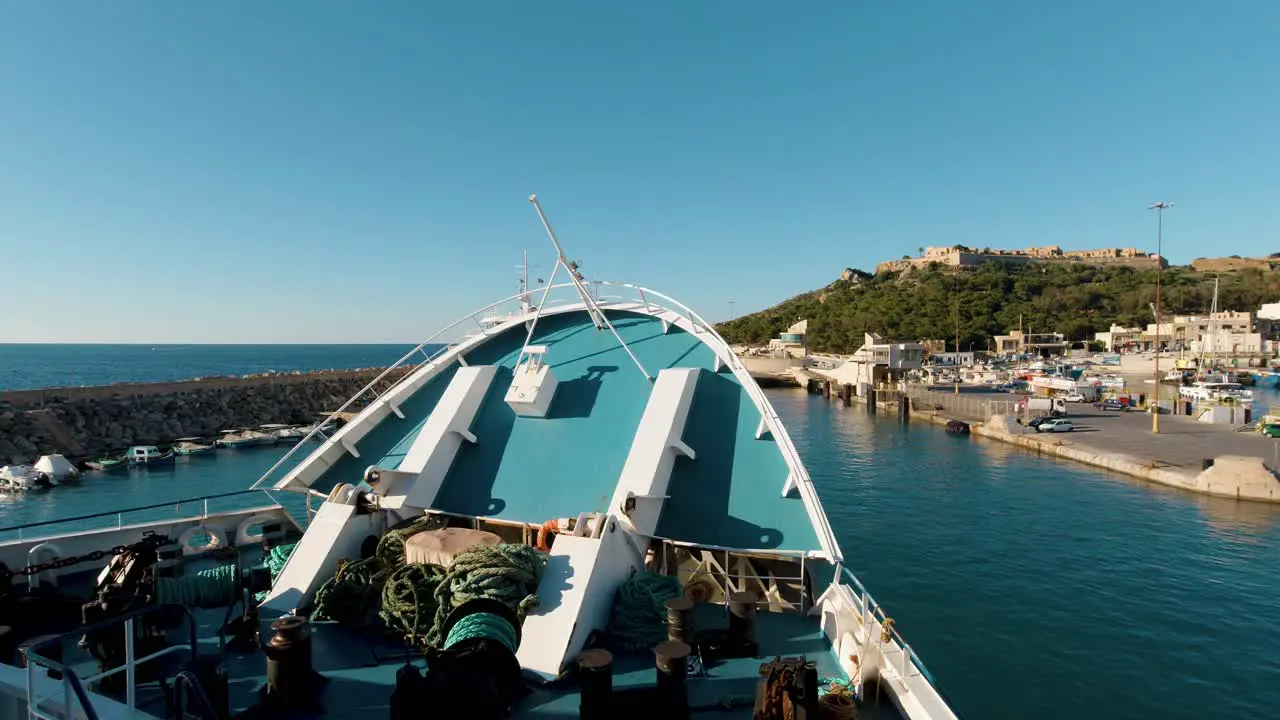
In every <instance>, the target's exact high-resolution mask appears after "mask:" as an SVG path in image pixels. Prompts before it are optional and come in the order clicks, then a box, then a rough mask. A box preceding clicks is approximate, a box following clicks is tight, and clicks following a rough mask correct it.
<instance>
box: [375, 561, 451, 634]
mask: <svg viewBox="0 0 1280 720" xmlns="http://www.w3.org/2000/svg"><path fill="white" fill-rule="evenodd" d="M444 578H445V572H444V568H442V567H440V566H439V565H419V564H416V563H415V564H411V565H401V566H400V567H398V568H396V569H395V570H393V571H391V575H390V577H388V578H387V584H386V585H384V586H383V588H382V610H381V612H379V613H378V614H379V615H380V616H381V617H382V621H383V622H384V623H386V625H387V627H388V628H393V629H396V630H399V631H400V632H402V633H404V637H405V640H407V641H409V642H411V643H416V642H419V641H420V640H423V639H425V638H426V635H427V632H428V631H430V630H431V628H432V626H433V625H434V623H435V617H436V597H435V593H436V588H437V587H439V585H440V583H442V582H444Z"/></svg>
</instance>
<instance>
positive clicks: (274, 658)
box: [263, 615, 317, 707]
mask: <svg viewBox="0 0 1280 720" xmlns="http://www.w3.org/2000/svg"><path fill="white" fill-rule="evenodd" d="M271 629H272V630H275V631H276V634H275V635H274V636H273V637H272V638H271V640H270V641H269V642H268V643H267V645H266V647H264V648H263V651H264V652H265V653H266V655H267V693H266V694H267V697H268V698H269V699H270V700H272V701H274V702H276V703H279V705H280V706H281V707H308V706H311V705H314V703H315V691H316V684H317V683H316V680H317V676H316V673H315V671H313V670H312V669H311V626H310V624H308V622H307V619H306V618H304V617H299V616H297V615H287V616H285V617H282V618H280V619H279V620H276V621H275V622H273V623H271Z"/></svg>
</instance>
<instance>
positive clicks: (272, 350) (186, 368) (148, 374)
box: [0, 344, 414, 391]
mask: <svg viewBox="0 0 1280 720" xmlns="http://www.w3.org/2000/svg"><path fill="white" fill-rule="evenodd" d="M413 348H414V346H413V345H59V344H47V345H46V344H32V345H5V344H0V391H3V390H31V389H37V388H46V387H78V386H82V385H112V384H115V383H132V382H171V381H174V380H189V379H191V378H197V377H212V376H215V375H248V374H252V373H263V372H268V371H275V372H292V371H294V370H301V371H310V370H351V369H355V368H367V367H386V366H388V365H391V364H392V363H394V362H396V361H397V360H399V359H400V358H401V357H403V356H404V355H405V353H407V352H409V351H410V350H412V349H413Z"/></svg>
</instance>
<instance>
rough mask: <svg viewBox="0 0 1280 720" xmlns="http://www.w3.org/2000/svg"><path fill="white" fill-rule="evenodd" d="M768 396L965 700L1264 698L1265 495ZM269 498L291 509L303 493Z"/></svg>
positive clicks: (1272, 543) (45, 512) (200, 480)
mask: <svg viewBox="0 0 1280 720" xmlns="http://www.w3.org/2000/svg"><path fill="white" fill-rule="evenodd" d="M769 397H770V399H771V401H772V402H773V403H774V405H775V407H776V409H777V410H778V413H779V415H780V416H781V417H782V419H783V421H784V423H785V424H786V426H787V428H788V430H789V432H790V434H791V437H792V438H793V440H795V442H796V444H797V447H798V449H799V451H800V453H801V455H802V456H803V457H804V459H805V462H806V464H807V465H808V467H809V471H810V474H811V475H812V477H813V479H814V482H815V483H816V485H817V487H818V490H819V493H820V495H821V497H822V501H823V504H824V506H825V508H826V512H827V515H828V517H829V519H830V521H831V525H832V527H833V528H834V529H835V531H836V534H837V537H838V539H839V542H840V545H841V548H842V550H843V552H844V556H845V560H846V564H847V565H848V566H849V567H850V568H851V569H853V570H854V572H856V573H857V574H858V575H859V577H860V578H861V579H862V580H863V581H864V582H865V584H866V586H867V588H868V589H869V590H870V591H871V592H872V593H873V594H874V595H875V597H876V599H877V600H878V601H880V602H881V603H882V604H883V605H884V606H885V608H886V611H887V612H888V613H889V614H890V615H891V616H892V617H893V618H894V619H895V621H896V623H897V626H898V628H899V629H900V630H901V631H902V633H903V635H904V636H905V637H906V638H907V641H908V642H910V643H911V645H912V647H913V648H914V649H915V651H916V652H917V653H918V654H919V656H920V657H921V659H922V660H923V661H924V662H925V664H926V665H927V666H928V668H929V669H930V671H931V672H932V673H933V675H934V676H935V677H936V678H937V681H938V684H939V686H940V688H941V689H942V691H943V692H944V693H945V694H946V696H947V697H948V698H949V699H950V700H951V701H952V702H953V704H954V705H955V707H956V709H957V710H958V711H959V712H960V713H961V714H962V715H963V716H966V717H970V718H994V719H998V720H1003V719H1008V720H1015V719H1021V718H1027V717H1036V718H1038V719H1039V720H1052V719H1057V718H1062V720H1078V719H1079V718H1104V719H1109V718H1116V719H1119V718H1136V717H1151V718H1162V719H1163V720H1168V719H1172V718H1187V719H1188V720H1191V719H1195V720H1204V719H1206V718H1237V717H1241V718H1243V717H1273V716H1275V715H1276V711H1275V708H1277V707H1280V610H1278V609H1277V607H1278V605H1277V600H1276V598H1277V597H1280V572H1278V570H1280V507H1276V506H1270V505H1264V504H1257V503H1239V502H1235V501H1231V500H1224V499H1218V498H1207V497H1202V496H1198V495H1192V494H1188V493H1183V492H1178V491H1174V490H1171V489H1168V488H1164V487H1162V486H1156V485H1150V484H1146V483H1143V482H1140V481H1136V480H1132V479H1129V478H1126V477H1124V476H1120V475H1113V474H1108V473H1105V472H1101V471H1098V470H1094V469H1092V468H1088V467H1085V466H1081V465H1076V464H1071V463H1067V462H1064V461H1060V460H1052V459H1047V458H1040V457H1036V456H1034V455H1030V454H1027V453H1025V452H1023V451H1021V450H1019V449H1017V448H1014V447H1012V446H1008V445H1003V444H999V443H992V442H988V441H983V440H979V439H977V438H972V437H956V436H950V435H947V434H946V433H944V432H942V430H941V429H940V428H938V427H937V426H934V425H932V424H929V423H926V422H923V421H915V422H911V423H908V424H906V425H902V424H900V423H899V422H898V421H897V420H896V419H895V418H894V417H892V416H890V415H880V416H878V417H874V418H873V417H869V416H868V415H867V413H866V410H865V408H863V407H861V406H854V407H851V408H846V407H843V406H841V405H840V404H839V403H833V402H829V401H826V400H823V399H821V398H819V397H817V396H813V395H808V394H806V393H804V392H801V391H790V390H776V391H769ZM305 450H307V448H302V449H300V450H299V452H298V454H297V455H295V458H294V459H296V458H298V457H301V455H302V454H303V452H304V451H305ZM286 451H287V448H280V447H276V448H256V449H244V450H219V451H218V452H217V453H215V454H214V455H212V456H210V457H192V458H186V459H183V460H180V461H179V462H178V463H176V464H174V465H173V466H171V467H167V468H165V467H158V468H141V469H133V470H130V471H128V472H127V473H121V474H118V475H117V474H102V473H90V474H88V475H86V476H85V478H84V479H83V480H81V481H80V484H79V485H78V486H67V487H61V488H56V489H54V490H53V491H51V492H48V493H28V494H26V495H22V496H8V497H3V498H0V527H5V526H11V525H14V524H17V523H22V522H34V521H39V520H45V519H52V518H59V517H71V516H75V515H80V514H85V513H91V512H98V511H102V510H109V509H114V508H124V507H129V506H133V505H139V504H152V503H159V502H164V503H173V505H172V506H167V507H165V508H161V509H154V510H149V511H146V513H144V514H142V515H140V516H135V515H126V516H125V518H124V519H125V521H126V522H127V521H129V520H130V519H131V518H137V517H143V518H144V519H155V518H152V517H151V515H156V516H157V517H159V516H164V517H176V516H179V515H190V514H194V513H198V512H200V504H199V503H186V504H182V505H179V504H178V502H177V501H179V500H182V499H184V498H189V497H192V496H197V495H203V494H207V493H215V492H229V491H234V490H239V489H242V488H246V487H248V486H249V485H250V484H251V483H252V482H253V481H254V480H255V479H257V477H258V476H259V475H261V474H262V472H263V471H265V470H266V468H267V467H269V466H270V465H271V464H272V463H274V462H275V461H276V460H277V459H279V458H280V457H281V456H282V455H283V454H284V453H285V452H286ZM279 496H280V497H282V498H285V499H286V502H288V503H289V505H290V507H291V509H292V511H293V512H294V514H295V516H297V517H301V516H302V515H303V512H302V509H301V506H302V503H303V501H302V500H301V498H300V496H297V495H295V494H292V493H281V494H279ZM251 500H252V501H253V503H254V504H256V503H258V502H261V499H260V498H259V497H258V496H254V497H253V498H251ZM218 502H219V503H226V504H227V505H228V506H229V505H231V504H232V503H233V502H245V501H243V500H240V499H238V498H237V499H229V500H224V501H218ZM240 506H241V507H243V506H244V505H240ZM220 507H222V505H215V506H214V509H217V508H220ZM108 521H114V518H108ZM80 525H81V523H76V524H70V525H61V526H54V527H52V528H41V529H39V530H40V531H41V532H40V534H43V533H44V532H50V531H53V532H59V531H66V530H68V529H73V528H75V527H79V526H80ZM28 532H31V533H35V532H36V531H34V530H33V531H28ZM12 537H13V534H12V533H3V532H0V539H10V538H12Z"/></svg>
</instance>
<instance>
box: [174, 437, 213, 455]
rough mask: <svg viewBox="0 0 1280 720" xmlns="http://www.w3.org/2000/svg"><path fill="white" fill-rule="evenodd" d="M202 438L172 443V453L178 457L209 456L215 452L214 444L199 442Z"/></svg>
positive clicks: (187, 438) (191, 438) (186, 438)
mask: <svg viewBox="0 0 1280 720" xmlns="http://www.w3.org/2000/svg"><path fill="white" fill-rule="evenodd" d="M202 439H203V438H198V437H185V438H178V439H177V440H175V441H174V445H173V451H174V452H175V453H177V454H179V455H187V456H190V455H210V454H212V453H213V452H214V451H215V450H217V449H218V448H217V445H216V444H215V443H206V442H199V441H200V440H202Z"/></svg>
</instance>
